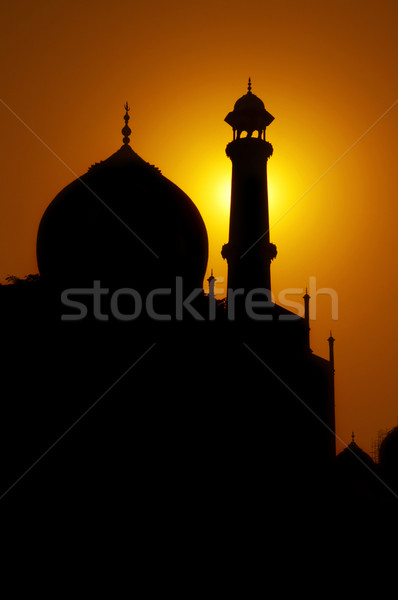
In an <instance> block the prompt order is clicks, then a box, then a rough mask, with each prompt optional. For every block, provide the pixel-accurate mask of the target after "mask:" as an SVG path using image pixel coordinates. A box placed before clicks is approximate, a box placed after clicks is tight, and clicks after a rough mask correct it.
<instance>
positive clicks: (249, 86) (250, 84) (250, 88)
mask: <svg viewBox="0 0 398 600" xmlns="http://www.w3.org/2000/svg"><path fill="white" fill-rule="evenodd" d="M247 92H248V93H249V94H251V93H252V80H251V79H250V77H249V83H248V84H247Z"/></svg>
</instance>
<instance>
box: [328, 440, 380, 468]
mask: <svg viewBox="0 0 398 600" xmlns="http://www.w3.org/2000/svg"><path fill="white" fill-rule="evenodd" d="M336 462H337V465H338V467H339V468H340V469H344V470H347V471H348V470H350V471H352V470H354V471H358V470H362V469H364V468H366V467H369V468H370V469H374V466H375V463H374V461H373V459H372V458H371V457H370V456H369V454H367V453H366V452H365V451H364V450H362V448H360V447H359V446H358V445H357V444H356V443H355V441H354V434H353V435H352V441H351V443H350V444H348V446H347V447H346V448H344V450H343V451H342V452H340V453H339V454H338V455H337V456H336Z"/></svg>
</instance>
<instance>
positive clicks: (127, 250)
mask: <svg viewBox="0 0 398 600" xmlns="http://www.w3.org/2000/svg"><path fill="white" fill-rule="evenodd" d="M125 108H126V114H125V117H124V119H125V126H124V128H123V129H122V134H123V136H124V137H123V146H122V147H121V148H120V149H119V150H117V152H115V153H114V154H112V156H110V157H109V158H107V159H106V160H103V161H102V162H100V163H96V164H95V165H93V166H92V167H91V168H90V169H89V170H88V172H87V173H86V174H85V175H83V176H82V177H79V178H78V179H76V180H75V181H73V182H72V183H71V184H69V185H68V186H66V187H65V188H64V189H63V190H62V191H61V192H60V193H59V194H58V195H57V196H56V197H55V198H54V200H53V201H52V202H51V204H50V205H49V206H48V208H47V209H46V211H45V212H44V215H43V217H42V219H41V222H40V226H39V230H38V236H37V261H38V266H39V270H40V275H41V277H42V280H43V281H46V282H48V283H50V284H54V285H58V286H59V285H61V286H63V287H66V286H68V287H73V286H84V285H91V284H92V282H93V281H94V280H100V281H101V284H104V285H109V286H111V287H115V286H118V287H120V286H129V287H133V288H135V289H155V288H158V287H172V288H174V286H175V278H176V277H177V276H180V277H182V278H183V281H184V289H188V288H191V289H193V288H201V287H202V284H203V278H204V275H205V271H206V265H207V257H208V238H207V232H206V227H205V224H204V222H203V219H202V217H201V215H200V213H199V211H198V209H197V208H196V206H195V205H194V203H193V202H192V200H191V199H190V198H189V197H188V196H187V195H186V194H185V193H184V192H183V191H182V190H181V189H180V188H178V187H177V186H176V185H175V184H174V183H172V182H171V181H169V180H168V179H167V178H166V177H164V176H163V175H162V174H161V172H160V171H159V169H157V168H156V167H154V166H153V165H151V164H149V163H147V162H146V161H145V160H143V159H142V158H141V157H140V156H138V154H136V152H134V150H133V149H132V148H131V147H130V145H129V141H130V138H129V136H130V134H131V129H130V127H129V126H128V120H129V118H130V117H129V114H128V112H129V107H128V104H127V103H126V105H125Z"/></svg>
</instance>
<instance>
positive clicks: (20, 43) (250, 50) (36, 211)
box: [0, 0, 398, 452]
mask: <svg viewBox="0 0 398 600" xmlns="http://www.w3.org/2000/svg"><path fill="white" fill-rule="evenodd" d="M227 7H228V8H227ZM241 7H242V3H241V2H235V1H232V2H228V3H225V2H223V1H222V0H213V1H212V2H208V1H205V2H201V3H195V4H192V5H191V4H187V3H183V2H181V1H180V0H173V1H171V2H168V3H161V2H155V3H154V4H153V3H152V4H151V5H148V4H146V3H139V4H137V3H131V2H126V1H124V0H116V1H115V2H113V3H108V2H105V1H98V2H91V1H89V2H84V3H76V2H63V1H61V2H56V3H51V2H49V1H48V0H41V1H39V2H34V3H33V2H30V1H28V0H21V1H19V2H10V1H7V2H3V3H2V19H1V43H0V44H1V62H2V90H1V96H0V97H1V104H0V115H1V130H2V139H1V165H2V178H1V182H0V193H1V236H0V249H1V255H0V256H1V258H0V279H1V281H2V282H3V283H4V282H5V278H6V277H7V276H8V275H10V274H12V275H17V276H19V277H24V276H25V275H27V274H29V273H37V263H36V255H35V244H36V234H37V228H38V224H39V222H40V219H41V216H42V214H43V211H44V210H45V208H46V207H47V206H48V204H49V203H50V201H51V200H52V199H53V198H54V196H55V195H56V194H57V193H58V192H59V191H60V190H61V189H62V188H63V187H64V186H66V185H67V184H68V183H70V182H71V181H73V180H74V179H75V178H76V177H77V176H79V175H82V174H83V173H85V172H86V171H87V169H88V167H89V166H90V165H91V164H93V163H95V162H99V161H100V160H103V159H105V158H107V157H108V156H110V155H111V154H112V153H113V152H115V151H116V150H117V149H118V148H119V147H120V145H121V143H122V135H121V133H120V131H121V128H122V126H123V105H124V103H125V101H126V100H128V101H129V103H130V105H131V107H132V108H131V121H130V126H131V129H132V136H131V146H132V148H133V149H134V150H135V151H136V152H137V153H138V154H139V155H140V156H141V157H142V158H143V159H145V160H147V161H148V162H150V163H151V164H155V165H156V166H157V167H159V168H160V169H161V171H162V173H163V175H164V176H165V177H167V178H169V179H170V180H171V181H173V182H174V183H175V184H176V185H178V186H179V187H180V188H181V189H183V190H184V191H185V192H186V193H187V194H188V195H189V196H190V197H191V198H192V200H193V201H194V202H195V204H196V205H197V207H198V208H199V210H200V212H201V214H202V216H203V219H204V221H205V223H206V227H207V230H208V235H209V245H210V255H209V262H208V270H207V274H206V277H205V279H206V278H207V277H208V276H209V275H210V271H211V269H213V272H214V275H215V276H216V277H217V279H218V283H217V289H218V293H219V296H220V297H221V296H222V295H223V292H222V290H224V288H225V285H226V283H225V282H226V274H227V271H226V263H225V261H224V260H223V259H222V257H221V253H220V252H221V247H222V245H223V244H224V243H225V242H227V239H228V223H229V200H230V181H231V162H230V160H229V159H228V158H227V156H226V155H225V147H226V145H227V143H228V142H229V141H231V139H232V137H231V136H232V131H231V128H230V127H229V126H228V125H227V124H226V123H225V122H224V118H225V116H226V115H227V113H228V112H229V111H230V110H232V108H233V105H234V102H235V101H236V100H237V99H238V98H239V97H240V96H241V95H243V94H244V93H245V92H246V86H247V79H248V77H249V76H250V77H251V78H252V81H253V92H254V93H255V94H257V95H258V96H259V97H260V98H262V99H263V101H264V103H265V106H266V108H267V110H269V111H270V112H271V114H272V115H274V117H275V121H274V122H273V123H272V124H271V125H270V126H269V127H268V128H267V139H268V140H269V141H270V143H272V145H273V148H274V153H273V156H272V157H271V158H270V160H269V162H268V178H269V203H270V223H271V231H270V237H271V241H272V242H274V243H275V244H276V246H277V248H278V256H277V258H276V259H275V260H274V261H273V263H272V286H273V291H274V293H275V295H276V297H278V294H279V293H280V292H281V290H285V289H287V288H299V289H301V288H302V289H305V287H306V285H308V283H309V279H310V277H316V281H317V286H318V288H331V289H333V290H335V291H336V293H337V294H338V298H339V316H338V320H336V321H334V320H333V319H332V317H331V311H330V303H329V300H328V299H327V298H320V299H319V304H318V312H317V319H316V321H315V322H313V323H312V324H311V342H312V346H313V348H314V351H316V352H317V353H318V354H319V355H321V356H327V352H328V345H327V341H326V340H327V338H328V336H329V332H330V329H332V330H333V336H334V337H335V338H336V344H335V353H336V423H337V433H338V437H339V438H340V439H341V440H342V441H344V442H347V443H348V442H349V441H350V436H351V431H352V430H355V433H356V440H357V442H358V444H359V445H360V446H361V447H362V448H363V449H364V450H366V451H368V452H370V450H371V444H372V440H374V439H375V438H376V437H377V433H378V431H379V430H381V429H383V430H384V429H387V428H392V427H393V426H395V425H396V422H397V418H398V400H397V390H396V382H395V370H396V366H395V363H396V357H397V354H398V317H397V313H396V302H395V297H396V295H397V293H398V284H397V277H396V273H397V267H398V236H397V235H396V226H397V222H398V203H397V198H396V196H397V193H396V157H397V150H398V141H397V140H398V136H397V135H396V132H397V125H398V104H396V103H397V102H398V78H397V68H396V65H397V62H398V49H397V48H398V47H397V40H396V32H397V26H398V5H397V3H396V2H392V1H389V0H382V1H381V2H379V3H378V4H377V11H375V4H374V2H370V1H368V0H366V1H365V2H359V1H350V2H343V1H341V0H338V1H337V2H333V3H326V4H325V3H320V2H318V1H315V0H308V1H305V2H301V3H297V2H293V1H290V0H289V1H287V2H283V3H270V2H264V1H260V0H249V1H248V2H246V4H245V14H244V15H242V11H241ZM155 218H156V215H154V219H155ZM222 280H223V281H222ZM204 287H205V289H206V287H207V282H206V280H205V282H204ZM220 290H221V292H220ZM295 299H296V300H297V301H300V302H301V301H302V299H301V297H300V294H297V298H295ZM215 343H216V341H215ZM217 376H218V378H219V380H220V381H222V378H223V376H224V374H223V373H219V374H217ZM220 387H222V385H220ZM337 445H338V449H341V447H342V445H341V444H339V442H338V444H337Z"/></svg>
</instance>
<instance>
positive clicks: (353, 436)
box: [351, 431, 355, 444]
mask: <svg viewBox="0 0 398 600" xmlns="http://www.w3.org/2000/svg"><path fill="white" fill-rule="evenodd" d="M351 442H352V443H353V444H354V443H355V433H354V432H353V431H352V432H351Z"/></svg>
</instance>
